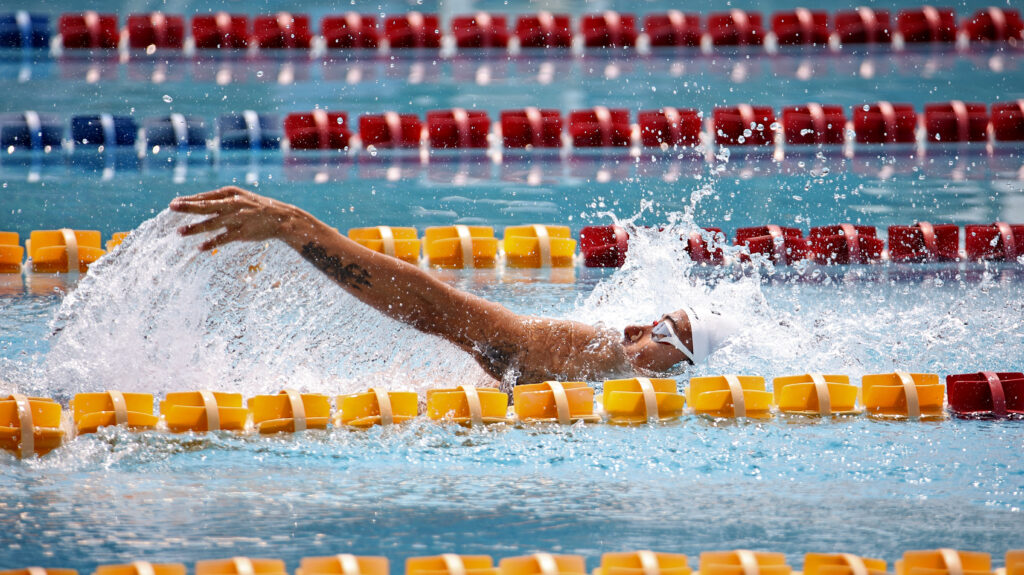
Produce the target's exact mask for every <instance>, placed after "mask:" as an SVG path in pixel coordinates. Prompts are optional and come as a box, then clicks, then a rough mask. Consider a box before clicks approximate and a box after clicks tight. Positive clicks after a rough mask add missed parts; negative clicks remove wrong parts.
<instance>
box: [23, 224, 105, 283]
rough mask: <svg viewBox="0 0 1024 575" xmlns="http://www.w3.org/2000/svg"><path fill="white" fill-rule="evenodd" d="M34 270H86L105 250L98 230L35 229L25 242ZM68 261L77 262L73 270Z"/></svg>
mask: <svg viewBox="0 0 1024 575" xmlns="http://www.w3.org/2000/svg"><path fill="white" fill-rule="evenodd" d="M25 247H26V251H27V252H28V259H29V261H31V262H32V271H34V272H36V273H68V272H69V271H71V272H80V273H85V272H86V270H88V269H89V265H91V264H92V263H93V262H95V261H96V260H98V259H100V257H101V256H102V255H103V254H104V253H106V252H104V251H103V249H102V248H101V247H100V233H99V232H98V231H95V230H90V231H83V230H69V229H67V228H64V229H60V230H36V231H34V232H32V235H31V236H30V237H29V241H28V243H26V244H25ZM68 262H76V264H75V266H73V267H72V268H71V269H70V270H69V268H68Z"/></svg>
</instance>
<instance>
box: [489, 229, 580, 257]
mask: <svg viewBox="0 0 1024 575" xmlns="http://www.w3.org/2000/svg"><path fill="white" fill-rule="evenodd" d="M502 243H503V244H504V249H505V263H506V264H507V265H508V266H509V267H513V268H567V267H571V266H572V265H573V254H575V253H576V240H574V239H572V233H571V232H570V231H569V226H544V225H540V224H532V225H528V226H509V227H507V228H505V240H504V241H503V242H502Z"/></svg>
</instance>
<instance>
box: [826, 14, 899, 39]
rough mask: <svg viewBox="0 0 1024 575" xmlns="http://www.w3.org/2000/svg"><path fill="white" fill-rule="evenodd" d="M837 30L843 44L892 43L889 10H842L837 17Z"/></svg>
mask: <svg viewBox="0 0 1024 575" xmlns="http://www.w3.org/2000/svg"><path fill="white" fill-rule="evenodd" d="M834 25H835V29H836V35H837V36H838V37H839V41H840V42H841V43H843V44H888V43H889V42H892V22H891V17H890V15H889V11H888V10H873V9H871V8H866V7H863V6H862V7H860V8H858V9H856V10H840V11H839V12H836V15H835V24H834Z"/></svg>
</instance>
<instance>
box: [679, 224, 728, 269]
mask: <svg viewBox="0 0 1024 575" xmlns="http://www.w3.org/2000/svg"><path fill="white" fill-rule="evenodd" d="M701 229H703V230H704V232H706V233H708V234H710V235H711V236H712V237H716V242H718V243H722V242H724V241H725V235H724V234H723V233H722V229H721V228H701ZM685 239H686V253H687V254H689V256H690V259H691V260H693V261H695V262H697V263H708V264H721V263H722V262H724V261H725V254H724V252H722V248H720V247H717V246H716V247H714V248H712V247H711V245H710V242H709V241H708V240H707V239H705V238H704V234H703V233H701V232H699V231H697V230H693V231H692V232H690V235H689V237H687V238H685Z"/></svg>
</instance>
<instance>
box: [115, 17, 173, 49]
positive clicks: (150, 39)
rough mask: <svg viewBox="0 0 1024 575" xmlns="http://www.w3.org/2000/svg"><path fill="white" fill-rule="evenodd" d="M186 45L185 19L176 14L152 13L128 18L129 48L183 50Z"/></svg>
mask: <svg viewBox="0 0 1024 575" xmlns="http://www.w3.org/2000/svg"><path fill="white" fill-rule="evenodd" d="M184 44H185V18H183V17H182V16H178V15H175V14H164V13H163V12H151V13H149V14H132V15H130V16H128V46H129V47H130V48H131V49H132V50H145V49H146V48H148V47H150V46H153V47H155V48H158V49H162V50H181V48H182V46H184Z"/></svg>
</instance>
